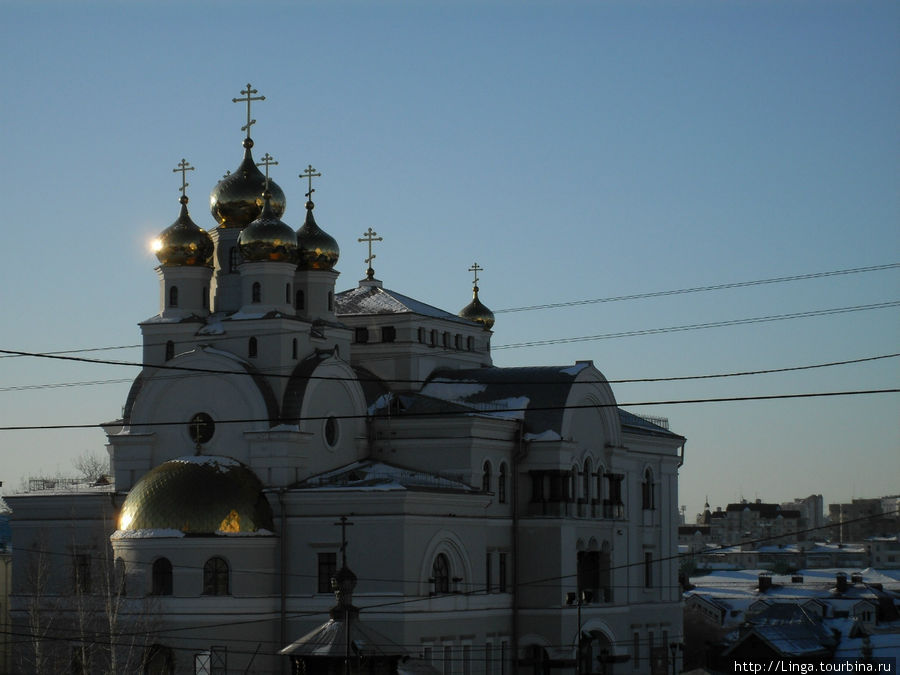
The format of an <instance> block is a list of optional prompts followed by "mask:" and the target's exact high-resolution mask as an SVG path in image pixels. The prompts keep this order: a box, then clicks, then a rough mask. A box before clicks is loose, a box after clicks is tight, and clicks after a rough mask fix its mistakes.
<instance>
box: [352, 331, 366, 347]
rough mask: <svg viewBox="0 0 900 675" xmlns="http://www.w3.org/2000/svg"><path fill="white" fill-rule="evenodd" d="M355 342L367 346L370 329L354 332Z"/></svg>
mask: <svg viewBox="0 0 900 675" xmlns="http://www.w3.org/2000/svg"><path fill="white" fill-rule="evenodd" d="M353 341H354V342H357V343H360V344H365V343H366V342H368V341H369V329H368V328H357V329H355V330H354V331H353Z"/></svg>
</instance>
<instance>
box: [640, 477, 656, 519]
mask: <svg viewBox="0 0 900 675" xmlns="http://www.w3.org/2000/svg"><path fill="white" fill-rule="evenodd" d="M653 497H654V495H653V471H651V470H650V467H649V466H648V467H647V468H646V470H645V471H644V482H643V483H641V508H642V509H644V510H647V511H650V510H652V509H655V508H656V504H655V503H654V502H655V500H654V498H653Z"/></svg>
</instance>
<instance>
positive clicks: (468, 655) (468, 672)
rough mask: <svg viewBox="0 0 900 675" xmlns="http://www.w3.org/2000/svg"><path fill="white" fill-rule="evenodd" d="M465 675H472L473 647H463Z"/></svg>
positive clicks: (463, 669)
mask: <svg viewBox="0 0 900 675" xmlns="http://www.w3.org/2000/svg"><path fill="white" fill-rule="evenodd" d="M462 666H463V667H462V671H463V675H472V645H463V659H462Z"/></svg>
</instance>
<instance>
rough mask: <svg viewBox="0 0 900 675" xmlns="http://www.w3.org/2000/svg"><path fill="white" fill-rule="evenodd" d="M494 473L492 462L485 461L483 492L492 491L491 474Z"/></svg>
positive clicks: (482, 478) (482, 477)
mask: <svg viewBox="0 0 900 675" xmlns="http://www.w3.org/2000/svg"><path fill="white" fill-rule="evenodd" d="M492 471H493V467H492V466H491V460H489V459H485V460H484V464H482V465H481V491H482V492H490V491H491V473H492Z"/></svg>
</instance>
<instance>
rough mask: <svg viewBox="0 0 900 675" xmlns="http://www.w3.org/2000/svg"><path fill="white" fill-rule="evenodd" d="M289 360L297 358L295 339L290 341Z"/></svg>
mask: <svg viewBox="0 0 900 675" xmlns="http://www.w3.org/2000/svg"><path fill="white" fill-rule="evenodd" d="M291 358H292V359H296V358H297V338H294V339H293V340H291Z"/></svg>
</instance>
